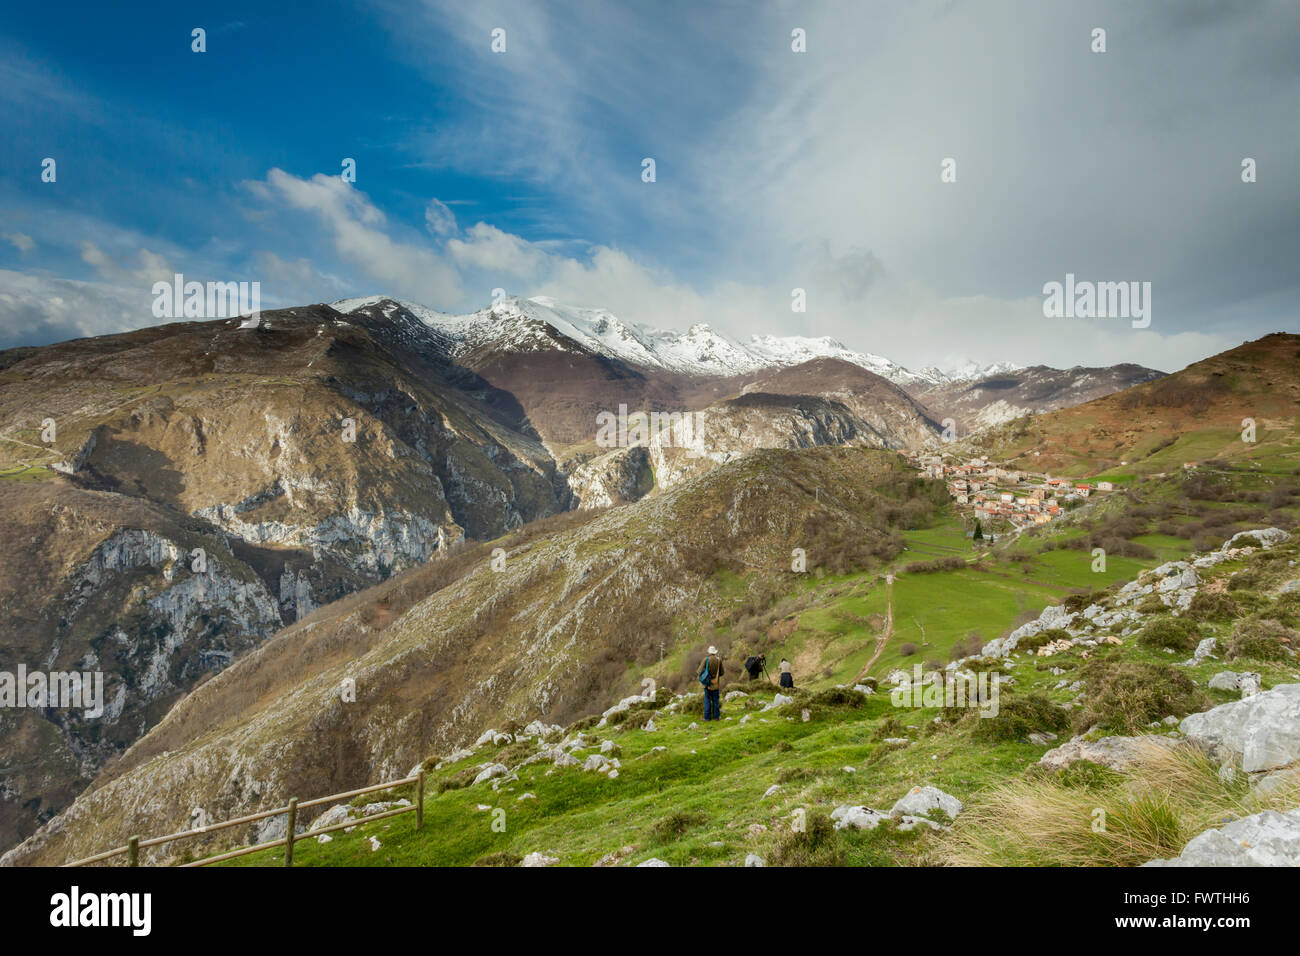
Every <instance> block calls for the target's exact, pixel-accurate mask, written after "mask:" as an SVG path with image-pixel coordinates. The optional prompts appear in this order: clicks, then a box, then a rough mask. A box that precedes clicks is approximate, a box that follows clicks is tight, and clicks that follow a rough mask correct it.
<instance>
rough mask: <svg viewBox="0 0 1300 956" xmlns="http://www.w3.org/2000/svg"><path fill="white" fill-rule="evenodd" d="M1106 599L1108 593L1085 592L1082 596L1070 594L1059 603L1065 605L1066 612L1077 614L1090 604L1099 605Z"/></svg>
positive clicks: (1108, 595)
mask: <svg viewBox="0 0 1300 956" xmlns="http://www.w3.org/2000/svg"><path fill="white" fill-rule="evenodd" d="M1108 597H1110V592H1109V591H1085V592H1083V593H1082V594H1071V595H1069V596H1068V597H1066V599H1065V600H1064V601H1062V602H1061V603H1062V604H1064V605H1065V609H1066V610H1067V611H1075V612H1077V611H1082V610H1083V609H1084V608H1086V607H1088V606H1089V605H1091V604H1099V603H1101V602H1102V601H1104V600H1106V598H1108Z"/></svg>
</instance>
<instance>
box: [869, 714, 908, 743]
mask: <svg viewBox="0 0 1300 956" xmlns="http://www.w3.org/2000/svg"><path fill="white" fill-rule="evenodd" d="M871 736H872V738H873V739H875V740H884V739H885V738H886V737H901V736H903V722H902V721H901V720H899V719H898V718H897V717H886V718H885V719H884V720H882V721H881V722H880V723H878V724H876V729H875V730H874V731H873V732H872V734H871Z"/></svg>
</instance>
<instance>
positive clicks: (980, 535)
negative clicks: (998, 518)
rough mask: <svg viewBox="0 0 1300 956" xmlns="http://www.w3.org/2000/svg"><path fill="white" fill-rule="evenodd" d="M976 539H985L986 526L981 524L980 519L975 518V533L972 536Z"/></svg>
mask: <svg viewBox="0 0 1300 956" xmlns="http://www.w3.org/2000/svg"><path fill="white" fill-rule="evenodd" d="M972 537H973V538H974V540H976V541H983V540H984V526H983V525H981V524H980V519H979V518H976V519H975V534H974V535H973V536H972Z"/></svg>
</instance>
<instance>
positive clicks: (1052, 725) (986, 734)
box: [971, 691, 1070, 743]
mask: <svg viewBox="0 0 1300 956" xmlns="http://www.w3.org/2000/svg"><path fill="white" fill-rule="evenodd" d="M1069 727H1070V719H1069V716H1068V715H1067V714H1066V712H1065V711H1064V710H1062V709H1061V708H1060V707H1058V706H1057V705H1056V704H1055V703H1054V702H1053V701H1051V700H1049V699H1048V698H1047V697H1044V696H1043V695H1042V694H1032V693H1031V694H1025V695H1024V696H1023V697H1021V696H1019V695H1014V696H1013V695H1010V694H1007V693H1006V692H1005V691H1002V692H1001V697H1000V698H999V707H998V715H997V716H996V717H979V718H977V719H976V721H975V728H974V730H973V731H971V737H972V738H974V739H975V740H982V741H985V742H987V743H998V742H1001V741H1004V740H1023V739H1025V738H1026V737H1028V736H1029V735H1030V734H1032V733H1038V732H1041V731H1051V732H1052V733H1062V732H1064V731H1066V730H1068V729H1069Z"/></svg>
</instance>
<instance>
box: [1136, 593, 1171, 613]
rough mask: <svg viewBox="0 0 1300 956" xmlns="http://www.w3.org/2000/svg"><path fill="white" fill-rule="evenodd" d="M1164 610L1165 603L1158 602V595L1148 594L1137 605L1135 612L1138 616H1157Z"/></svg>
mask: <svg viewBox="0 0 1300 956" xmlns="http://www.w3.org/2000/svg"><path fill="white" fill-rule="evenodd" d="M1164 609H1165V602H1164V601H1162V600H1160V595H1158V594H1148V595H1147V596H1146V597H1144V598H1143V599H1142V600H1141V601H1139V602H1138V604H1137V611H1138V612H1139V613H1140V614H1159V613H1160V612H1162V611H1163V610H1164Z"/></svg>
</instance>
